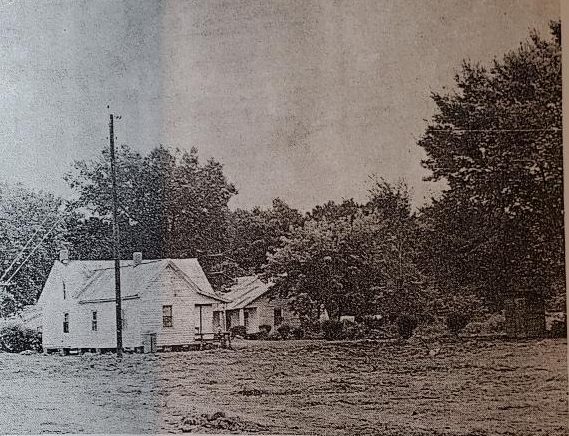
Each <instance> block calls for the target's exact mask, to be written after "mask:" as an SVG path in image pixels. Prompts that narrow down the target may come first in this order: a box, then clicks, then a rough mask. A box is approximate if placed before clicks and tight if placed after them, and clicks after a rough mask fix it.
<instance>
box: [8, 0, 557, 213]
mask: <svg viewBox="0 0 569 436" xmlns="http://www.w3.org/2000/svg"><path fill="white" fill-rule="evenodd" d="M559 9H560V6H559V0H555V1H548V0H495V1H489V0H472V1H468V2H464V1H462V0H433V1H423V0H413V1H411V0H350V1H343V0H320V1H307V0H299V1H295V0H280V1H275V0H256V1H254V0H232V1H227V0H208V1H181V0H180V1H167V0H166V1H148V0H129V1H122V0H84V1H82V0H76V1H71V0H67V1H56V0H51V1H35V0H28V1H7V0H0V50H1V53H2V61H1V62H0V156H1V160H0V179H3V180H4V181H7V182H10V183H15V182H22V183H24V184H26V185H27V186H30V187H31V188H34V189H42V190H45V191H50V192H53V193H55V194H57V195H60V196H63V197H69V196H71V195H72V194H73V193H72V192H71V191H70V189H69V188H68V186H67V184H66V183H65V181H64V180H63V175H64V174H65V173H66V172H68V171H69V170H70V168H71V165H72V163H73V162H74V161H75V160H79V159H95V158H97V157H98V156H99V154H100V152H101V150H102V149H103V148H104V147H108V117H109V109H107V105H108V106H109V107H110V111H112V112H113V113H115V114H119V115H121V117H122V118H121V119H120V120H119V121H118V122H117V124H116V126H115V132H116V136H117V142H118V143H119V144H120V143H126V144H129V145H130V146H131V147H133V148H136V149H138V150H140V151H142V152H146V151H148V150H150V149H151V148H153V147H155V146H157V145H159V144H164V145H168V146H172V147H178V148H180V149H190V148H191V147H192V146H195V147H197V148H198V150H199V155H200V158H201V159H203V160H205V159H207V158H210V157H214V158H215V159H216V160H218V161H220V162H221V163H223V165H224V171H225V174H226V175H227V177H228V179H229V180H230V181H231V182H233V183H234V184H235V185H236V186H237V188H238V191H239V194H238V195H237V196H236V197H235V198H234V199H233V200H231V203H230V205H231V207H233V208H236V207H243V208H249V207H252V206H255V205H259V206H268V205H270V204H271V201H272V199H273V198H274V197H280V198H282V199H283V200H285V201H287V202H288V203H289V204H290V205H292V206H293V207H297V208H299V209H301V210H309V209H310V208H311V207H312V206H314V205H316V204H321V203H324V202H326V201H328V200H335V201H340V200H341V199H343V198H352V197H353V198H355V199H356V200H358V201H363V200H364V199H365V198H366V195H367V189H368V188H369V187H370V183H371V181H370V175H376V176H380V177H384V178H386V179H387V180H388V181H392V182H394V181H396V180H397V179H399V178H404V179H405V180H406V181H407V183H408V184H409V185H410V187H411V188H412V190H413V192H414V201H415V203H416V204H417V205H419V204H422V203H423V202H424V201H426V199H428V198H429V197H430V196H431V195H433V194H436V193H437V192H439V191H440V189H441V186H442V185H441V184H433V183H431V182H426V181H425V180H424V178H425V176H427V175H428V173H427V172H426V170H425V169H423V168H422V167H421V163H420V162H421V159H422V158H424V157H425V155H424V152H423V151H422V150H421V149H420V148H419V147H417V145H416V143H417V140H418V139H419V138H420V137H421V135H422V133H423V132H424V130H425V128H426V126H427V123H428V120H429V119H430V118H431V117H432V115H433V114H434V111H435V107H434V104H433V102H432V100H431V98H430V95H431V93H432V92H449V91H451V90H452V89H453V77H454V75H455V74H456V73H457V72H458V70H459V67H460V64H461V62H462V60H463V59H471V60H472V61H480V62H482V63H489V62H490V61H491V60H492V59H493V58H494V57H496V56H501V55H502V54H504V53H505V52H506V51H508V50H512V49H515V48H516V47H518V46H519V44H520V42H521V41H523V40H526V39H527V37H528V34H529V31H530V30H531V29H534V28H535V29H537V30H538V31H539V32H540V33H542V34H543V35H546V34H547V33H548V23H549V21H550V20H552V19H557V18H558V17H559V13H560V11H559Z"/></svg>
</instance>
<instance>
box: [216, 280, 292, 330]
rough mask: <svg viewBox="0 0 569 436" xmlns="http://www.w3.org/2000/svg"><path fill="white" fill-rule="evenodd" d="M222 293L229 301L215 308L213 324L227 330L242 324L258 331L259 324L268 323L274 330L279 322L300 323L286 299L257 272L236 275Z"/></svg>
mask: <svg viewBox="0 0 569 436" xmlns="http://www.w3.org/2000/svg"><path fill="white" fill-rule="evenodd" d="M223 296H224V297H225V298H227V299H228V300H229V302H228V303H226V304H220V305H218V306H217V307H216V308H215V309H214V325H215V328H220V329H226V330H229V329H230V328H231V327H234V326H238V325H243V326H245V328H246V331H247V333H257V332H258V331H259V326H262V325H269V326H271V329H272V330H273V331H274V330H275V328H277V327H278V326H279V325H281V324H288V325H290V326H291V327H299V326H300V320H299V318H298V316H297V315H296V314H295V313H294V312H293V311H292V309H291V308H290V306H289V302H288V300H285V299H282V298H278V296H276V295H272V294H271V284H270V283H264V282H263V281H262V280H261V279H260V278H259V277H258V276H246V277H239V278H238V279H237V283H236V284H235V285H234V286H232V287H231V288H230V289H229V292H227V293H225V294H223ZM224 314H225V316H224ZM223 322H225V325H223Z"/></svg>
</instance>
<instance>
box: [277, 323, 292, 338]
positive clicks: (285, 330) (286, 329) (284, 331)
mask: <svg viewBox="0 0 569 436" xmlns="http://www.w3.org/2000/svg"><path fill="white" fill-rule="evenodd" d="M277 332H279V336H280V337H281V338H283V339H288V337H289V335H290V332H291V328H290V326H289V325H288V324H281V325H280V326H278V327H277Z"/></svg>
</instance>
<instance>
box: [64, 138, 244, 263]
mask: <svg viewBox="0 0 569 436" xmlns="http://www.w3.org/2000/svg"><path fill="white" fill-rule="evenodd" d="M66 178H67V181H68V183H69V184H70V186H71V187H72V188H73V189H74V190H76V191H77V192H78V194H79V195H78V200H77V202H76V205H75V206H76V207H77V208H78V209H80V210H83V211H85V213H84V215H83V219H81V220H80V221H79V222H78V223H77V225H76V227H75V230H76V232H75V238H74V242H75V244H74V249H75V250H76V251H77V252H79V253H80V254H81V255H82V256H84V257H95V258H97V257H98V258H105V257H106V258H108V257H109V255H110V254H111V252H110V250H109V247H110V242H111V240H110V236H111V232H110V230H111V227H110V217H111V207H112V197H111V195H112V192H111V183H110V162H109V154H108V152H107V151H106V150H105V151H103V153H102V156H101V158H100V159H98V160H95V161H80V162H76V163H75V166H74V169H73V171H71V172H70V173H69V174H68V175H67V177H66ZM117 181H118V200H119V205H120V206H119V220H120V231H121V255H122V256H123V257H124V256H129V255H130V254H131V253H132V252H133V251H142V252H143V254H144V256H145V257H147V258H166V257H172V258H181V257H200V256H203V257H208V256H210V257H211V255H215V254H218V253H222V252H224V250H225V249H226V247H227V244H228V234H227V227H228V226H227V219H228V213H229V209H228V202H229V200H230V199H231V197H232V196H233V195H235V194H236V193H237V190H236V189H235V187H234V186H233V185H232V184H231V183H229V182H228V181H227V180H226V177H225V175H224V174H223V168H222V165H221V164H220V163H218V162H216V161H215V160H213V159H211V160H208V161H207V162H205V163H203V164H202V163H201V162H200V161H199V160H198V152H197V150H196V149H195V148H192V149H191V151H189V152H181V151H179V150H172V149H169V148H166V147H163V146H160V147H157V148H155V149H153V150H152V151H150V152H149V153H148V154H146V155H142V154H140V153H138V152H135V151H133V150H131V149H130V148H129V147H127V146H122V147H121V148H120V150H119V151H118V153H117ZM81 235H87V237H86V238H83V236H81ZM96 240H98V241H99V243H98V244H97V243H96Z"/></svg>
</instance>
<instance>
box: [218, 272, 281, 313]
mask: <svg viewBox="0 0 569 436" xmlns="http://www.w3.org/2000/svg"><path fill="white" fill-rule="evenodd" d="M271 286H272V284H271V283H264V282H263V281H262V280H261V279H260V278H259V277H258V276H245V277H239V278H238V279H237V284H236V285H234V286H232V287H231V288H229V289H230V291H229V292H228V293H226V294H225V295H224V296H225V297H226V298H228V299H229V300H231V302H230V303H229V304H228V305H227V310H232V309H242V308H244V307H246V306H248V305H249V304H251V303H253V302H254V301H255V300H257V299H258V298H260V297H262V296H263V295H265V294H266V293H267V292H269V290H270V289H271Z"/></svg>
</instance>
